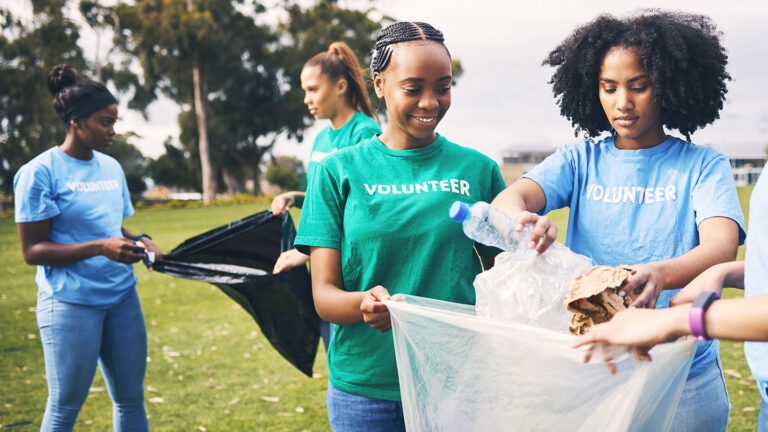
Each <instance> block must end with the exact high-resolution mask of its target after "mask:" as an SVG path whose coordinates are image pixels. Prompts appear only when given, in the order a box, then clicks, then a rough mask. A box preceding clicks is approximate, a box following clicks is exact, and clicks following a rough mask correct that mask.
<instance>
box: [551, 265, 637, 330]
mask: <svg viewBox="0 0 768 432" xmlns="http://www.w3.org/2000/svg"><path fill="white" fill-rule="evenodd" d="M634 274H635V270H634V269H632V268H631V267H629V266H624V265H620V266H618V267H609V266H595V267H592V269H591V270H590V271H589V272H588V273H587V274H585V275H581V276H578V277H576V278H575V279H573V281H572V282H571V286H570V288H569V289H568V292H567V293H566V294H565V297H564V298H563V304H564V305H565V308H566V309H568V310H569V311H570V312H573V317H572V318H571V325H570V326H569V327H568V330H570V331H571V333H572V334H575V335H581V334H584V333H586V332H588V331H589V329H590V328H591V327H592V326H593V325H595V324H600V323H603V322H606V321H608V320H610V319H611V318H613V316H614V315H616V313H618V312H620V311H622V310H624V309H626V308H627V306H629V305H630V304H631V303H632V302H633V301H634V300H635V298H636V297H637V295H638V293H627V295H626V296H625V297H623V298H622V297H621V296H619V295H618V292H619V289H620V288H621V287H622V286H623V285H624V284H626V283H627V282H628V281H629V279H630V278H631V277H632V275H634Z"/></svg>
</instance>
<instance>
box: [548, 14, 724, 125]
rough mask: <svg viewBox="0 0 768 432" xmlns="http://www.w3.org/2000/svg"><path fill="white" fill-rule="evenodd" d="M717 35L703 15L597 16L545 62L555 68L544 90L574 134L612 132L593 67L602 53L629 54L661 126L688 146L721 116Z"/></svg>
mask: <svg viewBox="0 0 768 432" xmlns="http://www.w3.org/2000/svg"><path fill="white" fill-rule="evenodd" d="M720 35H721V33H720V32H719V31H718V30H717V28H716V27H715V25H714V24H713V23H712V21H711V20H710V19H709V18H708V17H706V16H703V15H694V14H687V13H679V12H667V11H657V10H645V11H641V12H640V13H639V14H638V15H635V16H630V17H628V18H625V19H618V18H616V17H614V16H611V15H601V16H599V17H597V18H596V19H595V20H594V21H592V22H590V23H589V24H586V25H584V26H581V27H579V28H578V29H576V30H575V31H574V32H573V33H572V34H571V35H570V36H569V37H568V38H567V39H565V40H564V41H563V42H562V43H561V44H560V45H559V46H558V47H557V48H555V49H554V50H552V52H550V53H549V55H548V56H547V58H546V59H544V62H543V65H549V66H552V67H555V68H556V69H555V73H554V74H553V75H552V79H551V80H550V84H552V91H553V93H554V95H555V99H556V100H557V103H558V105H559V106H560V114H562V115H563V116H564V117H565V118H567V119H568V120H570V121H571V124H572V125H573V126H574V127H575V128H576V135H578V133H579V132H580V131H584V132H585V133H586V134H587V135H588V136H591V137H596V136H598V135H600V133H601V132H604V131H609V130H611V125H610V123H609V122H608V119H607V118H606V116H605V113H604V111H603V108H602V106H601V104H600V99H599V94H598V85H599V74H600V67H601V65H602V62H603V58H604V57H605V54H606V53H607V52H608V50H609V49H611V48H613V47H616V46H621V47H633V48H634V49H635V50H636V51H637V53H638V55H639V57H640V60H641V62H642V65H643V67H644V68H645V69H646V70H647V71H648V73H649V75H650V77H651V81H652V82H653V88H654V94H653V95H654V100H655V101H656V103H658V104H659V107H660V113H661V123H662V124H663V125H664V126H665V127H667V128H668V129H677V130H679V131H680V132H681V133H683V134H684V135H685V136H686V137H687V138H688V139H689V140H690V134H691V133H692V132H694V131H695V130H697V129H699V128H702V127H704V126H706V125H708V124H709V123H712V122H713V121H715V120H716V119H718V118H719V117H720V114H719V112H720V110H721V109H722V108H723V101H724V100H725V94H726V93H727V91H728V90H727V88H726V85H725V82H726V80H730V79H731V76H730V75H728V73H727V72H726V70H725V65H726V63H727V62H728V56H727V55H726V52H725V48H723V46H722V45H721V44H720Z"/></svg>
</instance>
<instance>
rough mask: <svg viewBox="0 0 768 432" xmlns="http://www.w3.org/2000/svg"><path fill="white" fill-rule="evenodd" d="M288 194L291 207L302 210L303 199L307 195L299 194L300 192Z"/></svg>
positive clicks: (304, 193)
mask: <svg viewBox="0 0 768 432" xmlns="http://www.w3.org/2000/svg"><path fill="white" fill-rule="evenodd" d="M289 193H290V194H291V197H292V198H293V206H294V207H297V208H302V207H303V206H304V198H306V197H307V193H306V192H301V191H293V192H289Z"/></svg>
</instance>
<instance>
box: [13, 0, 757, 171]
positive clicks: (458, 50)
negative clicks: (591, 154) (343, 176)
mask: <svg viewBox="0 0 768 432" xmlns="http://www.w3.org/2000/svg"><path fill="white" fill-rule="evenodd" d="M10 1H11V4H16V6H17V7H18V8H24V7H27V8H28V7H29V6H26V4H27V1H26V0H10ZM272 1H274V2H275V4H279V0H272ZM269 3H270V2H269V1H267V4H269ZM304 3H306V4H310V3H311V2H309V1H305V2H304ZM339 4H340V5H342V6H345V7H357V8H363V9H367V8H369V7H371V6H374V7H375V8H376V10H377V11H378V12H379V13H381V14H385V15H388V16H392V17H394V18H396V19H399V20H404V21H425V22H428V23H430V24H432V25H433V26H435V27H437V28H438V29H440V30H442V32H443V33H444V35H445V44H446V46H447V47H448V49H449V50H450V51H451V54H452V56H453V57H455V58H458V59H460V60H461V63H462V66H463V68H464V74H463V75H462V76H461V77H460V78H459V79H458V83H457V85H456V87H454V89H453V91H452V93H453V94H452V105H451V108H450V110H449V111H448V114H447V115H446V116H445V118H444V119H443V120H442V122H441V123H440V124H439V125H438V128H437V131H438V132H439V133H440V134H442V135H444V136H446V137H447V138H448V139H449V140H451V141H453V142H455V143H458V144H461V145H464V146H467V147H472V148H475V149H477V150H480V151H481V152H483V153H485V154H487V155H488V156H490V157H491V158H493V159H494V160H496V161H498V162H501V159H502V157H503V156H504V154H505V153H506V152H508V151H510V149H513V148H515V147H520V146H522V147H526V148H529V147H536V148H542V149H554V148H556V147H559V146H561V145H563V144H565V143H568V142H573V141H576V140H578V139H579V138H578V137H575V136H574V132H573V129H572V128H571V126H570V123H569V122H568V121H567V120H566V119H565V118H563V117H561V116H560V115H559V109H558V107H557V105H556V104H555V100H554V98H553V96H552V91H551V88H550V86H549V85H548V84H547V82H548V80H549V78H550V76H551V75H552V72H553V70H552V69H551V68H549V67H544V66H541V62H542V60H543V59H544V57H545V56H546V54H547V53H548V52H549V51H550V50H552V49H553V48H554V47H555V46H557V45H558V44H559V43H560V42H561V41H562V40H563V39H564V38H565V37H566V36H568V35H569V34H570V33H571V31H573V30H574V29H575V28H576V27H578V26H579V25H581V24H584V23H587V22H589V21H591V20H592V19H593V18H595V17H596V16H597V15H599V14H602V13H610V14H613V15H617V16H623V15H627V14H629V13H631V12H632V11H636V10H638V9H639V8H653V7H657V8H666V9H674V10H681V11H686V12H695V13H700V14H704V15H707V16H709V17H710V18H711V19H712V20H713V22H714V23H715V24H716V25H717V26H718V29H719V30H720V31H721V32H722V33H723V36H722V42H723V44H724V46H725V48H726V50H727V52H728V55H729V64H728V71H729V73H730V74H731V76H732V77H733V80H732V81H731V82H730V83H729V84H728V95H727V100H726V103H725V106H724V108H723V110H722V111H721V113H720V119H719V120H717V121H716V122H715V123H714V124H712V125H709V126H707V127H706V128H704V129H702V130H699V131H697V132H695V133H694V134H693V135H692V140H693V142H695V143H697V144H703V145H710V146H713V147H715V148H717V149H718V150H720V151H721V152H723V153H725V154H726V155H728V156H759V155H761V154H763V150H764V148H765V147H766V145H768V103H766V97H767V96H768V90H766V89H768V86H766V85H765V81H766V79H767V78H765V77H768V42H766V41H765V38H764V37H763V35H764V32H765V23H766V22H768V2H767V1H765V0H732V1H722V0H698V1H694V0H677V1H669V0H668V1H658V0H651V1H648V0H646V1H642V2H640V1H635V0H630V1H622V2H606V1H586V0H545V1H515V0H475V1H471V2H469V1H455V0H378V1H373V2H372V1H369V0H339ZM280 16H281V14H280V12H279V10H278V9H277V8H274V9H272V11H271V12H270V13H268V14H265V15H264V16H262V17H261V18H260V21H262V22H274V21H276V20H277V19H279V18H280ZM95 39H96V37H95V35H94V34H93V33H92V32H89V31H87V30H84V31H83V38H82V41H83V45H84V46H85V47H86V48H85V52H86V55H87V56H89V57H91V58H93V57H94V55H95V53H96V51H97V50H96V44H95V42H94V41H95ZM102 39H109V36H108V35H106V36H104V37H103V38H102ZM105 45H106V42H104V41H102V43H101V44H99V48H100V51H101V52H104V51H106V49H107V48H108V47H106V46H105ZM124 99H127V98H124ZM123 105H124V104H123ZM178 112H179V108H178V107H177V106H176V105H175V104H174V103H173V102H171V101H169V100H159V101H157V102H155V103H153V104H152V105H151V106H150V109H149V112H148V114H149V120H148V121H145V120H144V119H142V117H141V115H140V114H138V113H136V112H132V111H129V110H127V109H125V107H124V106H123V107H121V115H120V117H121V119H120V123H119V124H118V128H120V129H122V130H124V131H128V130H133V131H135V132H137V133H138V134H139V135H140V136H141V138H140V139H134V140H133V141H132V142H133V143H134V144H135V145H137V147H139V149H140V150H141V151H142V152H143V153H144V154H145V155H146V156H150V157H157V156H159V155H160V154H162V153H163V152H164V149H163V142H164V141H165V139H166V138H167V137H168V136H171V137H173V139H174V140H175V141H177V139H178V138H177V137H178V126H177V123H176V117H177V115H178ZM325 125H327V121H323V120H320V121H316V122H315V123H314V125H313V126H311V127H310V128H309V129H308V130H307V132H306V138H305V140H304V142H302V143H297V142H294V141H289V140H285V139H282V140H279V143H278V145H277V146H276V148H275V151H274V153H275V154H276V155H293V156H297V157H299V158H300V159H302V160H304V161H305V163H306V161H307V160H308V159H309V153H310V150H311V144H312V141H313V140H314V137H315V136H316V135H317V133H318V132H319V131H320V129H322V128H323V127H324V126H325ZM672 133H673V134H676V131H672Z"/></svg>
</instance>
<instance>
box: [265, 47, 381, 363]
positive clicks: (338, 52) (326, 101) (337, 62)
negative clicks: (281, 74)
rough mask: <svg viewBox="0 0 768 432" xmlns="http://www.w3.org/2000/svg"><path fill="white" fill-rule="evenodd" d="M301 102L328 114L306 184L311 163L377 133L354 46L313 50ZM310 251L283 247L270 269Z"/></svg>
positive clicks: (277, 205) (281, 199)
mask: <svg viewBox="0 0 768 432" xmlns="http://www.w3.org/2000/svg"><path fill="white" fill-rule="evenodd" d="M301 88H302V89H304V103H305V104H306V105H307V108H309V113H310V114H312V116H314V117H315V118H316V119H318V120H319V119H328V120H330V121H331V122H330V124H329V125H328V126H326V127H325V128H324V129H323V130H322V131H320V133H319V134H318V135H317V138H315V143H314V145H313V146H312V152H311V153H310V156H309V159H310V160H309V164H308V166H307V184H309V182H310V180H311V177H312V171H313V169H314V168H315V167H314V165H315V164H316V163H317V162H319V161H321V160H323V158H325V157H326V156H328V155H329V154H331V153H334V152H336V151H338V150H341V149H343V148H345V147H349V146H353V145H355V144H357V143H358V142H360V141H362V140H365V139H367V138H370V137H372V136H374V135H376V134H379V133H381V129H380V128H379V125H378V124H377V123H376V121H375V120H374V118H376V117H377V116H376V112H375V111H374V110H373V108H372V107H371V101H370V100H369V98H368V91H367V90H366V87H365V81H364V80H363V75H362V73H361V69H360V64H359V63H358V62H357V57H356V56H355V53H354V52H353V51H352V49H351V48H350V47H349V46H348V45H347V44H346V43H344V42H333V43H332V44H331V45H330V46H329V47H328V50H327V51H324V52H321V53H319V54H315V56H314V57H312V58H311V59H309V61H307V63H305V64H304V68H303V69H302V71H301ZM305 196H306V193H305V192H301V191H291V192H284V193H282V194H280V195H278V196H276V197H275V199H274V200H273V201H272V213H274V214H275V216H282V215H283V213H284V212H285V211H287V210H288V209H289V208H290V207H291V206H292V205H295V206H296V207H299V208H301V206H302V203H303V202H304V198H305ZM307 261H309V255H306V254H303V253H301V252H299V251H298V250H296V249H291V250H288V251H285V252H283V253H282V254H280V256H279V257H278V259H277V262H276V263H275V268H274V269H273V273H280V272H283V271H287V270H290V269H292V268H294V267H297V266H300V265H304V264H306V263H307ZM331 331H332V329H331V324H330V323H327V322H325V321H323V322H321V324H320V334H321V335H322V337H323V343H324V344H325V349H326V351H327V350H328V344H329V343H330V337H331Z"/></svg>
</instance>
